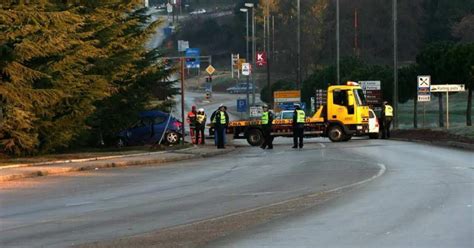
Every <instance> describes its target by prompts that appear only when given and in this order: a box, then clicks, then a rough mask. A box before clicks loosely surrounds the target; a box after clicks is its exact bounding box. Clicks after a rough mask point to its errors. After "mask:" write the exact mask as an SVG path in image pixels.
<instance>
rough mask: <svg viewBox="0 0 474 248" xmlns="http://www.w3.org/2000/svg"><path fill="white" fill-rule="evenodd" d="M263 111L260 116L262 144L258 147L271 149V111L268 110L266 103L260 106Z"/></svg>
mask: <svg viewBox="0 0 474 248" xmlns="http://www.w3.org/2000/svg"><path fill="white" fill-rule="evenodd" d="M262 109H263V113H262V117H261V121H262V131H263V138H264V139H263V144H262V145H261V146H260V148H262V149H265V148H267V147H268V149H273V137H272V135H271V133H272V122H273V113H272V112H271V111H269V110H268V105H266V104H265V105H263V106H262Z"/></svg>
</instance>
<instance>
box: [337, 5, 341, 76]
mask: <svg viewBox="0 0 474 248" xmlns="http://www.w3.org/2000/svg"><path fill="white" fill-rule="evenodd" d="M339 38H340V37H339V0H336V67H337V84H341V65H340V62H341V61H340V51H339V43H340V42H339Z"/></svg>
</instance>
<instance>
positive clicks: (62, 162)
mask: <svg viewBox="0 0 474 248" xmlns="http://www.w3.org/2000/svg"><path fill="white" fill-rule="evenodd" d="M185 149H188V148H185ZM167 152H168V151H159V152H143V153H134V154H126V155H114V156H103V157H92V158H80V159H66V160H54V161H45V162H36V163H24V164H12V165H5V166H1V167H0V170H3V169H11V168H20V167H30V166H42V165H54V164H67V163H81V162H90V161H99V160H106V159H116V158H128V157H137V156H149V155H155V154H160V153H167Z"/></svg>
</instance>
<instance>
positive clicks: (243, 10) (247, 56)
mask: <svg viewBox="0 0 474 248" xmlns="http://www.w3.org/2000/svg"><path fill="white" fill-rule="evenodd" d="M240 11H242V12H245V18H246V29H247V30H246V36H245V44H246V57H245V58H246V59H247V60H248V59H249V11H248V9H246V8H242V9H240ZM249 85H250V76H247V90H246V91H245V93H246V97H247V98H246V99H247V102H246V103H247V110H246V111H247V116H248V115H249V114H250V104H249V100H250V97H249V89H250V88H249Z"/></svg>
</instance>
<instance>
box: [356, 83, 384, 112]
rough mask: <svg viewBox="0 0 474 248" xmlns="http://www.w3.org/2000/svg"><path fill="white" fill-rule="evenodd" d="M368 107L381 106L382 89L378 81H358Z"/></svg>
mask: <svg viewBox="0 0 474 248" xmlns="http://www.w3.org/2000/svg"><path fill="white" fill-rule="evenodd" d="M359 84H360V87H361V88H362V90H363V91H364V95H365V99H366V101H367V104H369V106H372V107H375V106H381V105H382V87H381V83H380V81H359Z"/></svg>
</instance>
